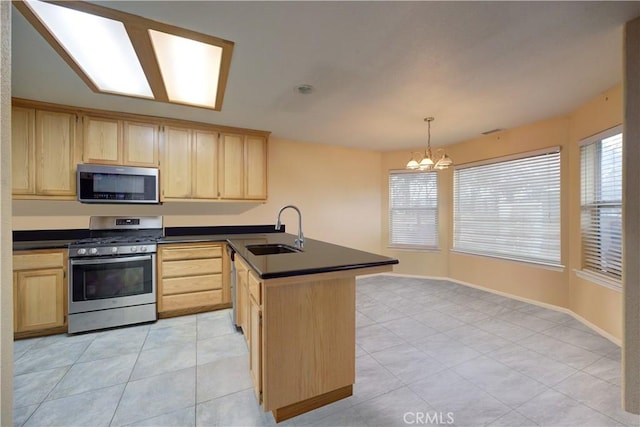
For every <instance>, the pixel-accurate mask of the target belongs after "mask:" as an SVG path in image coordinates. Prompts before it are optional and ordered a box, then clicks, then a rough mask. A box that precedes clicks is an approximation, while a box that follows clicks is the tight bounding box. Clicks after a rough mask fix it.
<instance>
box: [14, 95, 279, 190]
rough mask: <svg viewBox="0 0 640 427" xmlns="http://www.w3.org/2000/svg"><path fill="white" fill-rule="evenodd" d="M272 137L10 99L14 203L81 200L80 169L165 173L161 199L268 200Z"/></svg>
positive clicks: (162, 180)
mask: <svg viewBox="0 0 640 427" xmlns="http://www.w3.org/2000/svg"><path fill="white" fill-rule="evenodd" d="M268 137H269V132H263V131H259V130H251V129H240V128H232V127H226V126H219V125H212V124H207V123H199V122H190V121H185V120H175V119H169V118H162V117H152V116H142V115H139V114H130V113H122V112H113V111H105V110H95V109H81V108H76V107H72V106H68V105H57V104H49V103H43V102H39V101H32V100H27V99H19V98H13V109H12V128H11V140H12V142H11V143H12V150H13V154H12V184H13V196H14V198H15V199H60V200H74V199H75V198H76V165H77V164H78V163H94V164H104V165H116V166H134V167H151V168H159V169H160V179H161V184H160V190H161V193H160V194H161V195H160V200H161V201H185V200H186V201H209V202H214V201H250V202H263V201H265V200H266V199H267V140H268Z"/></svg>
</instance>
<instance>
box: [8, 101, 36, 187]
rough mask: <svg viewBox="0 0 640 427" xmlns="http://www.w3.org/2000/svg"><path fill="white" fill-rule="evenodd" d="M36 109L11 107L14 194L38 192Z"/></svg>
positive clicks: (12, 181)
mask: <svg viewBox="0 0 640 427" xmlns="http://www.w3.org/2000/svg"><path fill="white" fill-rule="evenodd" d="M35 138H36V110H34V109H33V108H22V107H13V108H12V109H11V185H12V186H13V194H35V192H36V139H35Z"/></svg>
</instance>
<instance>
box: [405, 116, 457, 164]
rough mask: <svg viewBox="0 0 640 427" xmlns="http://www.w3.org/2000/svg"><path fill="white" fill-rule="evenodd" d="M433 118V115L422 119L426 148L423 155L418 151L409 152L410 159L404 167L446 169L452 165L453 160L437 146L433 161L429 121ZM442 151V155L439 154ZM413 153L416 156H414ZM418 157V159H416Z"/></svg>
mask: <svg viewBox="0 0 640 427" xmlns="http://www.w3.org/2000/svg"><path fill="white" fill-rule="evenodd" d="M434 120H435V119H434V118H433V117H425V119H424V121H425V122H427V129H428V130H427V132H428V133H427V149H426V150H425V151H424V155H422V153H420V152H417V151H416V152H413V153H411V160H409V163H407V166H406V168H407V169H411V170H421V171H428V170H432V169H438V170H441V169H447V168H448V167H449V166H453V160H451V157H449V156H447V153H445V151H444V149H442V148H439V149H438V150H437V151H436V157H438V158H437V159H436V160H435V161H434V158H433V156H432V155H431V122H432V121H434ZM440 153H442V155H440ZM415 154H417V155H418V157H415ZM417 159H420V160H417Z"/></svg>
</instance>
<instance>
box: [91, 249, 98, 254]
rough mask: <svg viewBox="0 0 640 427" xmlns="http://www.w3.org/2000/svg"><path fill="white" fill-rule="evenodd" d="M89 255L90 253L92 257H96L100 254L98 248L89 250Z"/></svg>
mask: <svg viewBox="0 0 640 427" xmlns="http://www.w3.org/2000/svg"><path fill="white" fill-rule="evenodd" d="M89 253H90V254H91V255H96V254H97V253H98V248H91V249H89Z"/></svg>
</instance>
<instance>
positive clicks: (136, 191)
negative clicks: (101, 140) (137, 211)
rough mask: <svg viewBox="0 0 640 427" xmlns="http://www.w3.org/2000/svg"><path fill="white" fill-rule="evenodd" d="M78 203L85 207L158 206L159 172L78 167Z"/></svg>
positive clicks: (120, 168)
mask: <svg viewBox="0 0 640 427" xmlns="http://www.w3.org/2000/svg"><path fill="white" fill-rule="evenodd" d="M77 185H78V186H77V190H78V201H80V202H82V203H148V204H153V203H159V202H160V200H159V198H158V169H156V168H134V167H126V166H108V165H85V164H80V165H78V182H77Z"/></svg>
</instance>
